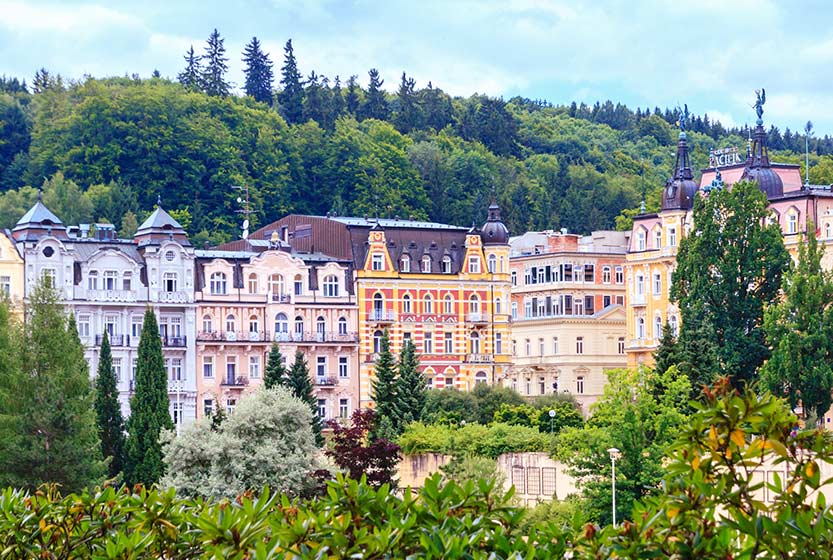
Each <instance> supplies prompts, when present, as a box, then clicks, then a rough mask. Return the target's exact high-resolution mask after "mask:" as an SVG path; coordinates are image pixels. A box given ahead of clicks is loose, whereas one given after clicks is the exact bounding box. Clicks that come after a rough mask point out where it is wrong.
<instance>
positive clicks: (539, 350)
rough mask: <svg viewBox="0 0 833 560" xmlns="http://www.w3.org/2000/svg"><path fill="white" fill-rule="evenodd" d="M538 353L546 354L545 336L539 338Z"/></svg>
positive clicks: (540, 354)
mask: <svg viewBox="0 0 833 560" xmlns="http://www.w3.org/2000/svg"><path fill="white" fill-rule="evenodd" d="M538 355H539V356H543V355H544V339H543V338H539V339H538Z"/></svg>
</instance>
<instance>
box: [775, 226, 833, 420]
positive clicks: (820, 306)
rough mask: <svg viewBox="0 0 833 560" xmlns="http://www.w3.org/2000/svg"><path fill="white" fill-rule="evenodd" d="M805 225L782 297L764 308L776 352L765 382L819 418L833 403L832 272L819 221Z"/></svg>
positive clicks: (785, 281)
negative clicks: (823, 263)
mask: <svg viewBox="0 0 833 560" xmlns="http://www.w3.org/2000/svg"><path fill="white" fill-rule="evenodd" d="M807 231H808V232H810V233H809V234H808V235H807V236H806V238H805V239H804V240H802V241H801V243H800V244H799V246H798V261H797V262H796V264H795V266H794V267H793V269H792V270H790V271H789V272H788V273H787V274H786V276H785V278H784V298H783V299H782V300H781V301H779V302H778V303H776V304H775V305H773V306H771V307H769V308H767V310H766V311H765V313H764V329H765V331H766V335H767V342H769V344H770V346H771V347H772V356H771V357H770V358H769V360H768V361H767V362H766V363H765V364H764V365H763V367H762V368H761V382H762V383H763V384H764V385H765V386H766V387H767V388H768V389H769V390H770V391H772V392H773V393H774V394H776V395H778V396H780V397H784V398H786V399H787V400H788V401H789V403H790V406H791V407H792V408H794V409H795V408H796V407H797V406H798V405H799V404H800V405H801V407H802V415H803V417H804V418H805V419H807V418H808V417H809V416H810V415H815V417H816V419H817V420H820V419H822V418H823V417H824V415H825V413H827V411H828V410H829V409H830V405H831V404H833V398H831V395H833V393H831V391H833V277H831V274H830V272H828V271H825V270H823V269H822V266H821V259H822V255H823V253H824V247H823V246H822V245H820V244H819V242H818V239H816V235H815V226H814V225H813V224H812V223H809V224H808V225H807Z"/></svg>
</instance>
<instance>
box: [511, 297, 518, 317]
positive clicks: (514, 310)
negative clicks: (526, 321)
mask: <svg viewBox="0 0 833 560" xmlns="http://www.w3.org/2000/svg"><path fill="white" fill-rule="evenodd" d="M517 318H518V302H516V301H513V302H512V319H513V320H516V319H517Z"/></svg>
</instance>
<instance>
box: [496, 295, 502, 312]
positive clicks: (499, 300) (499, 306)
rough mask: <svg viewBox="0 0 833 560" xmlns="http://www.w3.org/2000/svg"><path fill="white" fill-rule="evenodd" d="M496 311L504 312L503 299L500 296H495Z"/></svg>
mask: <svg viewBox="0 0 833 560" xmlns="http://www.w3.org/2000/svg"><path fill="white" fill-rule="evenodd" d="M495 313H497V314H498V315H500V314H501V313H503V299H502V298H501V297H500V296H498V297H496V298H495Z"/></svg>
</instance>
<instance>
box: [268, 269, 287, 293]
mask: <svg viewBox="0 0 833 560" xmlns="http://www.w3.org/2000/svg"><path fill="white" fill-rule="evenodd" d="M284 290H285V287H284V283H283V275H282V274H270V275H269V292H271V293H272V295H278V296H282V295H283V293H284Z"/></svg>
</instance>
